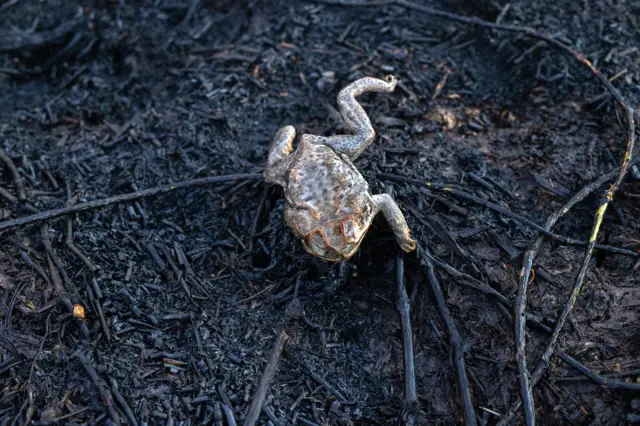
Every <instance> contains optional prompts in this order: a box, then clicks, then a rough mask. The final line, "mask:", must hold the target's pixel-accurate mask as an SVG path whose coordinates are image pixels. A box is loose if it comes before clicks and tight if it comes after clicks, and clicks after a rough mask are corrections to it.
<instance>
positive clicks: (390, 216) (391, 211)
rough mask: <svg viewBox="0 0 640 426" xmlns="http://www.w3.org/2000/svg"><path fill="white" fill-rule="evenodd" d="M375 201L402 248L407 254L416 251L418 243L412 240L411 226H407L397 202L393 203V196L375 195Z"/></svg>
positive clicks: (376, 206) (377, 208)
mask: <svg viewBox="0 0 640 426" xmlns="http://www.w3.org/2000/svg"><path fill="white" fill-rule="evenodd" d="M373 201H374V203H375V208H376V210H377V211H380V212H382V214H383V215H384V218H385V219H386V220H387V222H389V226H391V229H392V230H393V233H394V234H395V236H396V241H398V244H399V245H400V248H401V249H402V250H403V251H405V252H407V253H408V252H411V251H413V250H415V249H416V242H415V240H414V239H413V238H411V231H410V230H409V225H407V221H406V220H405V218H404V215H403V214H402V212H401V211H400V208H399V207H398V205H397V204H396V202H395V201H393V198H391V195H389V194H378V195H374V196H373Z"/></svg>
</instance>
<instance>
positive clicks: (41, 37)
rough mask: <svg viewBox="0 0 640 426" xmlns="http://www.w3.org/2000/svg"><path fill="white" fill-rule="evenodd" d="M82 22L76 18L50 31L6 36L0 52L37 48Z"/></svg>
mask: <svg viewBox="0 0 640 426" xmlns="http://www.w3.org/2000/svg"><path fill="white" fill-rule="evenodd" d="M81 22H82V20H80V19H77V18H76V19H72V20H71V21H68V22H65V23H63V24H61V25H60V26H59V27H57V28H54V29H52V30H50V31H42V32H40V33H23V34H18V35H12V36H9V37H6V38H4V39H3V40H2V43H0V53H7V52H15V51H21V50H30V49H37V48H40V47H43V46H46V45H49V44H52V43H55V42H57V41H58V40H60V39H61V38H62V37H64V36H66V35H67V34H69V33H70V32H71V31H73V30H74V29H75V28H76V27H77V26H78V25H79V24H80V23H81Z"/></svg>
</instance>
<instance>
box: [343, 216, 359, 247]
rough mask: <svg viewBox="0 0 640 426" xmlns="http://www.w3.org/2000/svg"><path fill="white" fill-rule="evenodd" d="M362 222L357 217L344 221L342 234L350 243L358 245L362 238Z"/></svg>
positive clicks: (350, 217)
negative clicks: (359, 239) (360, 237)
mask: <svg viewBox="0 0 640 426" xmlns="http://www.w3.org/2000/svg"><path fill="white" fill-rule="evenodd" d="M360 226H361V225H360V221H359V220H358V218H357V217H355V216H349V217H347V218H346V219H345V220H343V221H342V234H343V235H344V238H345V239H346V240H347V242H349V243H357V242H358V238H359V236H360Z"/></svg>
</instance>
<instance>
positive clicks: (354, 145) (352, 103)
mask: <svg viewBox="0 0 640 426" xmlns="http://www.w3.org/2000/svg"><path fill="white" fill-rule="evenodd" d="M397 83H398V82H397V80H396V79H395V77H393V76H392V75H390V76H387V78H386V80H380V79H377V78H372V77H364V78H361V79H359V80H356V81H354V82H353V83H351V84H349V85H348V86H347V87H345V88H344V89H342V90H341V91H340V93H339V94H338V106H339V107H340V112H341V113H342V118H343V119H344V122H345V125H346V127H347V128H348V129H349V130H350V131H351V132H353V133H354V134H353V135H336V136H330V137H327V138H322V139H323V140H322V142H323V143H325V144H326V145H329V146H330V147H331V148H333V149H334V150H335V151H336V152H339V153H341V154H345V155H347V157H349V159H351V160H355V159H356V158H357V157H358V156H360V154H362V152H363V151H364V150H365V149H366V148H367V147H368V146H369V145H371V143H372V142H373V140H374V138H375V137H376V132H375V130H373V126H372V125H371V121H370V120H369V116H368V115H367V113H366V112H365V110H364V109H363V108H362V106H361V105H360V104H359V103H358V101H356V97H357V96H359V95H361V94H363V93H364V92H383V93H390V92H393V91H394V89H395V88H396V84H397Z"/></svg>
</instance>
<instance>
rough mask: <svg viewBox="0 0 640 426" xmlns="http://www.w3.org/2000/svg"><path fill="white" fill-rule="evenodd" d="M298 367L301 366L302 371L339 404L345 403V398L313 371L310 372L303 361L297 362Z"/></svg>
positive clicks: (309, 368)
mask: <svg viewBox="0 0 640 426" xmlns="http://www.w3.org/2000/svg"><path fill="white" fill-rule="evenodd" d="M299 363H300V365H302V366H303V367H304V369H305V370H306V372H307V373H308V374H309V376H311V378H312V379H313V380H314V381H315V382H317V383H318V384H321V385H322V386H324V388H325V389H326V390H327V391H328V392H329V393H330V394H332V395H333V396H335V397H336V398H338V400H339V401H340V402H345V401H346V400H347V398H345V397H344V396H343V395H342V394H341V393H340V392H339V391H338V390H337V389H336V388H335V387H334V386H333V385H332V384H331V383H329V382H327V381H326V380H325V379H323V378H322V376H320V375H319V374H317V373H314V372H313V370H311V367H309V366H308V365H307V364H306V363H305V362H304V361H299Z"/></svg>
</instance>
